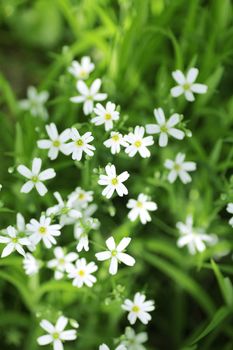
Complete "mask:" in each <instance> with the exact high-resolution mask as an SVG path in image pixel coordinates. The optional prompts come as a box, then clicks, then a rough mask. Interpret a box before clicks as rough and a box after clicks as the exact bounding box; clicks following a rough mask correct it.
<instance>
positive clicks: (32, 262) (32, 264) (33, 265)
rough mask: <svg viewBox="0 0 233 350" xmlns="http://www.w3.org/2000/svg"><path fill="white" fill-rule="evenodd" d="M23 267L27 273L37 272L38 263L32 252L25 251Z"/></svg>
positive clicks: (33, 273) (30, 274)
mask: <svg viewBox="0 0 233 350" xmlns="http://www.w3.org/2000/svg"><path fill="white" fill-rule="evenodd" d="M23 268H24V270H25V273H26V274H27V275H29V276H32V275H35V274H37V273H38V271H39V268H40V264H39V261H38V260H36V259H35V258H34V256H33V255H32V254H30V253H26V254H25V257H24V259H23Z"/></svg>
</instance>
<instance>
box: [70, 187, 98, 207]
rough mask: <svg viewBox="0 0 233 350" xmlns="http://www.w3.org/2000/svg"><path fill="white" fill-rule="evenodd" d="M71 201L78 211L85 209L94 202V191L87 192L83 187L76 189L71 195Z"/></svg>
mask: <svg viewBox="0 0 233 350" xmlns="http://www.w3.org/2000/svg"><path fill="white" fill-rule="evenodd" d="M68 198H69V200H70V201H71V202H72V205H73V207H74V208H76V209H85V208H87V206H88V204H89V203H90V202H92V201H93V191H85V190H83V189H82V188H81V187H76V189H75V190H74V191H73V192H72V193H70V194H69V196H68Z"/></svg>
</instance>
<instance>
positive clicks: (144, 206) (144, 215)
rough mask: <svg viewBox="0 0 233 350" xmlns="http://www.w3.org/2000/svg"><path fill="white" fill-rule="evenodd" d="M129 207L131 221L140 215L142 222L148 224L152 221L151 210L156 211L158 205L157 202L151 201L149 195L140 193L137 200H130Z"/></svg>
mask: <svg viewBox="0 0 233 350" xmlns="http://www.w3.org/2000/svg"><path fill="white" fill-rule="evenodd" d="M127 208H129V209H131V210H130V212H129V214H128V218H129V219H130V220H131V221H135V220H136V219H137V218H138V217H139V218H140V220H141V223H142V224H146V223H147V222H148V221H151V216H150V214H149V211H155V210H156V209H157V208H158V206H157V204H156V203H155V202H151V201H150V198H149V197H148V196H147V195H145V194H143V193H140V194H139V196H138V198H137V200H135V199H130V200H129V201H128V203H127Z"/></svg>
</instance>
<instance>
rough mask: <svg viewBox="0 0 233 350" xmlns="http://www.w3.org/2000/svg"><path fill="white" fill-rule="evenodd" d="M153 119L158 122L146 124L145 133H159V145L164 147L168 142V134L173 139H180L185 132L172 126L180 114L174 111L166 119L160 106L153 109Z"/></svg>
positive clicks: (177, 121) (178, 119) (176, 122)
mask: <svg viewBox="0 0 233 350" xmlns="http://www.w3.org/2000/svg"><path fill="white" fill-rule="evenodd" d="M154 115H155V119H156V120H157V123H158V124H147V125H146V132H147V134H160V135H159V146H160V147H165V146H167V143H168V136H169V135H170V136H173V137H174V138H175V139H178V140H182V139H183V138H184V136H185V133H184V132H183V131H181V130H179V129H176V128H174V126H175V125H176V124H178V123H179V121H180V115H179V114H177V113H175V114H173V115H172V116H171V117H170V118H169V119H168V120H166V118H165V115H164V111H163V109H162V108H158V109H154Z"/></svg>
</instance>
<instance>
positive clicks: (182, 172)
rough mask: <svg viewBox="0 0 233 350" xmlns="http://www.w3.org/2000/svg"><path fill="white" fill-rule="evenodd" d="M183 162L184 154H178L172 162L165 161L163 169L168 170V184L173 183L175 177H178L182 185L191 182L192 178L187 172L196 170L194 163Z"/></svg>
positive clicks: (169, 160)
mask: <svg viewBox="0 0 233 350" xmlns="http://www.w3.org/2000/svg"><path fill="white" fill-rule="evenodd" d="M184 160H185V154H184V153H178V154H177V156H176V158H175V160H174V161H173V160H171V159H167V160H166V161H165V163H164V166H165V168H167V169H169V170H170V172H169V174H168V181H169V182H170V183H173V182H175V181H176V179H177V177H179V178H180V180H181V181H182V182H183V183H184V184H187V183H189V182H191V181H192V178H191V176H190V175H189V173H188V172H189V171H195V170H196V163H194V162H185V161H184Z"/></svg>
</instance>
